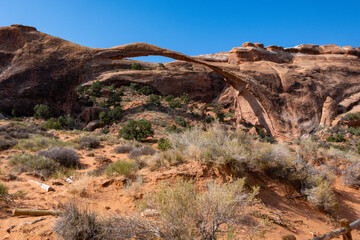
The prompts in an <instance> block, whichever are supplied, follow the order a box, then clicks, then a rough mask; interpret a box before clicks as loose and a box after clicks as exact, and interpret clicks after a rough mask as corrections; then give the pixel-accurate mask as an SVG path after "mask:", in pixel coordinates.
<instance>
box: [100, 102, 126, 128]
mask: <svg viewBox="0 0 360 240" xmlns="http://www.w3.org/2000/svg"><path fill="white" fill-rule="evenodd" d="M123 115H124V112H123V110H122V109H121V107H119V106H118V107H114V109H111V110H109V111H107V112H101V113H100V114H99V118H100V124H103V125H105V124H109V123H113V122H116V121H119V120H121V118H122V117H123Z"/></svg>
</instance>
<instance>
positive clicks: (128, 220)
mask: <svg viewBox="0 0 360 240" xmlns="http://www.w3.org/2000/svg"><path fill="white" fill-rule="evenodd" d="M53 230H54V232H55V233H56V234H57V235H58V236H60V237H62V238H63V239H71V240H83V239H89V240H97V239H102V240H113V239H135V238H138V239H144V240H145V239H148V240H150V239H156V238H158V236H160V232H159V229H158V228H157V227H156V225H155V224H154V223H152V222H150V221H149V220H147V219H145V218H142V217H140V216H139V215H131V216H115V215H110V216H102V217H99V216H98V215H96V214H95V212H91V211H90V210H89V209H87V208H82V207H79V206H77V205H76V204H75V203H74V202H69V203H67V204H66V205H65V206H64V209H63V211H62V214H61V215H60V216H59V218H58V220H57V221H56V223H55V226H54V228H53Z"/></svg>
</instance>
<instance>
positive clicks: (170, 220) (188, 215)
mask: <svg viewBox="0 0 360 240" xmlns="http://www.w3.org/2000/svg"><path fill="white" fill-rule="evenodd" d="M257 193H258V188H254V189H253V190H252V191H249V192H248V191H246V190H245V180H244V179H240V180H236V181H234V182H233V183H225V184H222V185H220V184H218V183H215V182H210V183H209V184H208V185H207V191H204V192H201V193H199V192H197V191H196V188H195V185H194V184H193V183H192V182H187V181H184V180H179V181H178V182H177V183H176V184H175V185H174V186H169V185H168V184H162V185H161V186H160V190H159V191H158V192H156V193H153V194H150V195H149V196H147V197H146V199H145V206H146V207H148V208H150V209H154V210H156V211H158V212H159V214H160V215H159V217H158V221H159V223H158V224H159V229H160V232H161V236H162V238H164V239H177V237H180V239H216V238H217V235H218V232H220V229H219V226H220V225H221V224H226V227H228V228H231V227H232V226H233V225H234V224H236V223H241V219H243V218H244V217H245V216H246V215H247V211H246V207H247V206H249V205H252V204H254V203H256V198H255V196H256V195H257Z"/></svg>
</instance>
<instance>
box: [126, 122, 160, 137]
mask: <svg viewBox="0 0 360 240" xmlns="http://www.w3.org/2000/svg"><path fill="white" fill-rule="evenodd" d="M119 135H120V136H121V137H122V138H124V139H127V140H133V139H135V140H136V141H142V140H144V139H146V138H148V137H151V136H153V135H154V130H153V129H152V127H151V123H150V121H148V120H139V121H136V120H130V121H129V122H128V123H127V124H126V125H125V126H124V127H122V128H121V130H120V131H119Z"/></svg>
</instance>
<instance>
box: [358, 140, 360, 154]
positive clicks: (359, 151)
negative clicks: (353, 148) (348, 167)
mask: <svg viewBox="0 0 360 240" xmlns="http://www.w3.org/2000/svg"><path fill="white" fill-rule="evenodd" d="M358 154H360V142H359V143H358Z"/></svg>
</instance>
